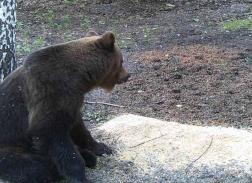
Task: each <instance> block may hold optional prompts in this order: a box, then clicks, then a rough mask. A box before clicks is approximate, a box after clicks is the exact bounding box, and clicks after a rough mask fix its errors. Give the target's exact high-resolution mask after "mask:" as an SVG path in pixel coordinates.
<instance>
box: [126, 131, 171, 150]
mask: <svg viewBox="0 0 252 183" xmlns="http://www.w3.org/2000/svg"><path fill="white" fill-rule="evenodd" d="M166 135H168V134H167V133H166V134H163V135H160V136H159V137H156V138H153V139H150V140H147V141H144V142H141V143H139V144H137V145H134V146H131V147H130V148H135V147H138V146H141V145H143V144H146V143H148V142H150V141H154V140H157V139H159V138H162V137H164V136H166Z"/></svg>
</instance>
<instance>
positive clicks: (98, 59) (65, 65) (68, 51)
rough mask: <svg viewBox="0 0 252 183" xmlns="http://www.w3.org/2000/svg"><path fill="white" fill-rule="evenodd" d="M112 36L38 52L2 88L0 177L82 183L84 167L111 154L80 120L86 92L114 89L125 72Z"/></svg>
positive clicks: (20, 182) (16, 182)
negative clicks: (100, 157)
mask: <svg viewBox="0 0 252 183" xmlns="http://www.w3.org/2000/svg"><path fill="white" fill-rule="evenodd" d="M122 63H123V57H122V53H121V51H120V49H119V48H118V46H117V45H116V44H115V36H114V34H113V33H112V32H106V33H104V34H103V35H101V36H99V35H97V34H96V33H95V32H89V33H88V34H87V35H86V37H84V38H82V39H78V40H75V41H70V42H67V43H63V44H57V45H53V46H49V47H45V48H42V49H40V50H38V51H35V52H33V53H32V54H30V55H29V56H28V57H27V58H26V60H25V62H24V64H23V65H22V66H21V67H19V68H18V69H16V70H15V71H14V72H13V73H12V74H10V75H9V76H8V77H7V78H6V79H5V80H4V81H3V83H2V84H1V85H0V179H2V180H4V181H8V182H11V183H50V182H54V181H57V180H61V179H65V180H67V182H70V183H86V182H88V180H87V179H86V177H85V171H84V168H85V164H86V165H87V166H90V167H93V166H94V165H95V163H96V157H95V156H94V155H93V153H94V154H96V155H102V154H103V153H107V154H109V153H111V150H110V149H109V148H108V147H107V146H106V145H105V144H103V143H98V142H97V141H95V140H94V139H93V138H92V137H91V135H90V133H89V131H88V130H87V129H86V127H85V126H84V124H83V122H82V118H81V112H80V110H81V108H82V105H83V99H84V98H83V97H84V94H85V93H87V92H88V91H90V90H91V89H93V88H96V87H101V88H104V89H106V90H109V91H110V90H112V89H113V87H114V86H115V85H116V84H120V83H123V82H126V81H127V80H128V78H129V74H128V73H127V72H126V71H125V69H124V68H123V66H122Z"/></svg>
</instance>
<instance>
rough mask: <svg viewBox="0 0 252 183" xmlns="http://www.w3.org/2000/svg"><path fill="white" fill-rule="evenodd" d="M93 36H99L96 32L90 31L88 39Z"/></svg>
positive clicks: (87, 35)
mask: <svg viewBox="0 0 252 183" xmlns="http://www.w3.org/2000/svg"><path fill="white" fill-rule="evenodd" d="M91 36H98V34H97V33H96V32H95V31H88V33H87V34H86V37H91Z"/></svg>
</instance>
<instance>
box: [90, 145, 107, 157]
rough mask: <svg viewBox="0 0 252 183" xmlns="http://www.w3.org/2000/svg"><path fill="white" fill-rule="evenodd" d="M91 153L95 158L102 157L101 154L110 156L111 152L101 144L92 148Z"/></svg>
mask: <svg viewBox="0 0 252 183" xmlns="http://www.w3.org/2000/svg"><path fill="white" fill-rule="evenodd" d="M92 151H93V153H94V154H96V155H97V156H102V155H103V154H112V150H111V149H110V148H109V147H108V146H107V145H105V144H103V143H96V144H95V145H94V146H93V148H92Z"/></svg>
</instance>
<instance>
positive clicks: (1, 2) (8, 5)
mask: <svg viewBox="0 0 252 183" xmlns="http://www.w3.org/2000/svg"><path fill="white" fill-rule="evenodd" d="M15 27H16V1H15V0H0V82H2V81H3V79H4V78H5V77H6V76H7V75H8V74H10V73H11V72H12V71H13V70H14V69H15V68H16V67H17V63H16V59H15V37H16V36H15Z"/></svg>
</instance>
